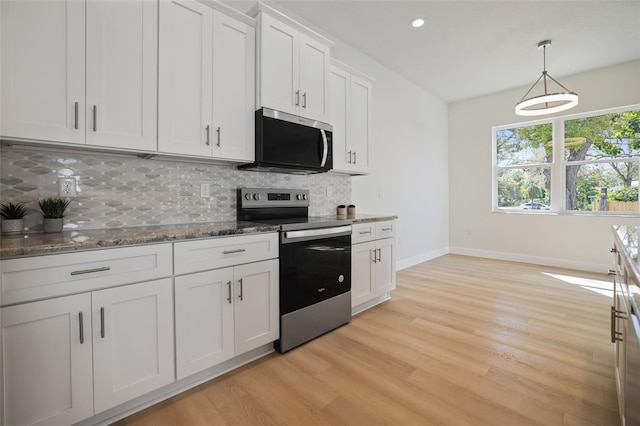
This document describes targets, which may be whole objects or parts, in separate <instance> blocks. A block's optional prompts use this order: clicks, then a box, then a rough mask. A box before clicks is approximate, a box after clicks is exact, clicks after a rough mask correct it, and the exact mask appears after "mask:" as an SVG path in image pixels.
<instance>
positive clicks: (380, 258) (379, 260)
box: [378, 248, 382, 262]
mask: <svg viewBox="0 0 640 426" xmlns="http://www.w3.org/2000/svg"><path fill="white" fill-rule="evenodd" d="M378 262H382V249H380V248H379V249H378Z"/></svg>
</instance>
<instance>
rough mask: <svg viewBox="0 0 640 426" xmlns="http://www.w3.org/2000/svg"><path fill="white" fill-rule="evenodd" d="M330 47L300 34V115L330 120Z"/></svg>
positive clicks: (323, 120)
mask: <svg viewBox="0 0 640 426" xmlns="http://www.w3.org/2000/svg"><path fill="white" fill-rule="evenodd" d="M329 55H330V51H329V47H328V46H325V45H323V44H322V43H319V42H317V41H315V40H313V39H312V38H310V37H307V36H306V35H304V34H300V115H301V116H303V117H307V118H311V119H314V120H318V121H322V122H325V123H326V122H329V90H330V89H329Z"/></svg>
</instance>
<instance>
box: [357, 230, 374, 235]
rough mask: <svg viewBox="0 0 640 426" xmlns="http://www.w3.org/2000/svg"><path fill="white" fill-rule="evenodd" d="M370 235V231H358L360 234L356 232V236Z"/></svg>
mask: <svg viewBox="0 0 640 426" xmlns="http://www.w3.org/2000/svg"><path fill="white" fill-rule="evenodd" d="M370 233H371V231H370V230H369V231H360V232H358V234H360V235H366V234H370Z"/></svg>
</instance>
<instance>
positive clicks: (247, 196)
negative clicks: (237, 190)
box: [244, 192, 251, 200]
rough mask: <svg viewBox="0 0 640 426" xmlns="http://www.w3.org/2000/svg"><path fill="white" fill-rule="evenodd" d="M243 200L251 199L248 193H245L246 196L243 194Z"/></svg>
mask: <svg viewBox="0 0 640 426" xmlns="http://www.w3.org/2000/svg"><path fill="white" fill-rule="evenodd" d="M244 199H245V200H250V199H251V194H250V193H249V192H247V193H246V194H244Z"/></svg>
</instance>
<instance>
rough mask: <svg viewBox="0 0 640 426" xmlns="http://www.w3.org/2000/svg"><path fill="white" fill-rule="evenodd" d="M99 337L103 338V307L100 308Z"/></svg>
mask: <svg viewBox="0 0 640 426" xmlns="http://www.w3.org/2000/svg"><path fill="white" fill-rule="evenodd" d="M100 337H102V338H103V339H104V307H102V308H100Z"/></svg>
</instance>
